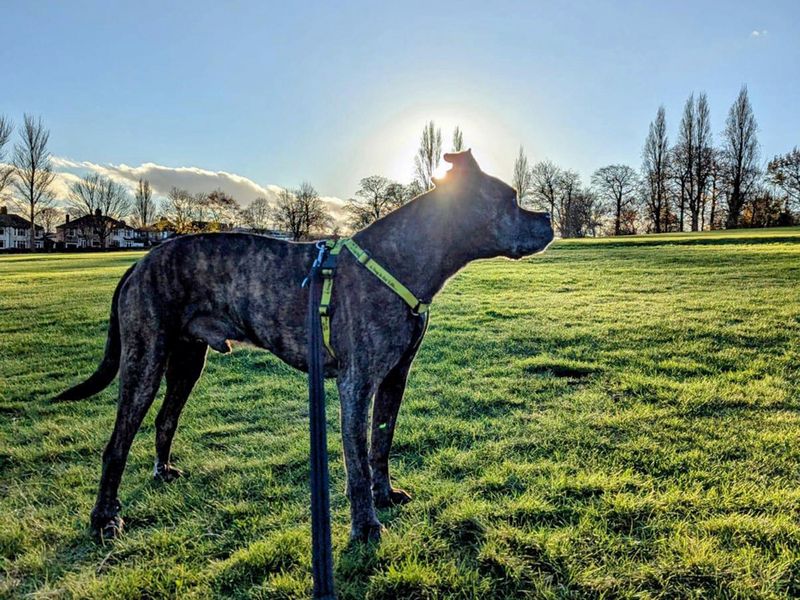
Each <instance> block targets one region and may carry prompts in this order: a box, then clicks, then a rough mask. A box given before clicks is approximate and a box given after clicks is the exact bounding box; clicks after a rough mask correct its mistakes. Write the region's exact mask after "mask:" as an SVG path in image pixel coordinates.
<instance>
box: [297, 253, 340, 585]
mask: <svg viewBox="0 0 800 600" xmlns="http://www.w3.org/2000/svg"><path fill="white" fill-rule="evenodd" d="M323 252H324V248H322V247H321V248H320V255H319V257H318V258H317V260H316V261H315V262H314V265H313V266H312V267H311V272H310V273H309V275H308V278H307V279H306V282H304V283H308V324H307V325H308V404H309V418H310V432H311V565H312V574H313V580H314V598H317V599H320V600H335V599H336V593H335V591H334V586H333V547H332V545H331V510H330V492H329V482H328V439H327V432H326V427H325V371H324V363H325V355H324V351H323V349H322V340H321V336H320V334H321V323H320V318H321V315H320V311H319V309H318V307H317V305H316V291H317V283H318V275H319V271H320V267H321V265H320V262H321V258H322V256H323Z"/></svg>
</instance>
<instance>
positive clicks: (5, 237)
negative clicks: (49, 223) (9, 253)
mask: <svg viewBox="0 0 800 600" xmlns="http://www.w3.org/2000/svg"><path fill="white" fill-rule="evenodd" d="M30 239H31V222H30V221H28V220H26V219H24V218H22V217H20V216H19V215H13V214H9V213H8V208H7V207H5V206H0V250H9V249H20V250H22V249H25V248H30ZM36 247H37V248H43V247H44V229H43V228H42V227H40V226H39V225H37V226H36Z"/></svg>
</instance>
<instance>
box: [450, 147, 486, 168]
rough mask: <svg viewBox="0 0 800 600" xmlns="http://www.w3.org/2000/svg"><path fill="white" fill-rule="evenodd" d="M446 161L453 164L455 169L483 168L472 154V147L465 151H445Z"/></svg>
mask: <svg viewBox="0 0 800 600" xmlns="http://www.w3.org/2000/svg"><path fill="white" fill-rule="evenodd" d="M443 158H444V160H445V162H449V163H450V164H451V165H453V170H454V171H480V170H481V168H480V167H479V166H478V163H477V162H476V161H475V158H474V157H473V156H472V148H470V149H469V150H465V151H464V152H445V154H444V156H443Z"/></svg>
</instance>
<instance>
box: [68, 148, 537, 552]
mask: <svg viewBox="0 0 800 600" xmlns="http://www.w3.org/2000/svg"><path fill="white" fill-rule="evenodd" d="M444 159H445V160H446V161H448V162H450V163H452V165H453V168H452V169H451V170H450V171H448V172H447V174H446V175H445V176H444V177H443V178H441V179H438V180H435V184H436V187H435V188H434V189H433V190H431V191H429V192H427V193H425V194H422V195H421V196H419V197H418V198H416V199H414V200H412V201H411V202H409V203H408V204H406V205H405V206H403V207H401V208H399V209H397V210H396V211H394V212H392V213H390V214H389V215H387V216H385V217H383V218H382V219H380V220H378V221H376V222H375V223H373V224H372V225H370V226H369V227H367V228H365V229H363V230H361V231H359V232H358V233H356V234H355V235H354V236H353V239H354V240H355V241H356V243H358V244H359V245H360V246H361V247H362V248H364V249H365V250H366V251H367V252H369V253H370V254H371V256H372V257H373V258H374V259H375V260H376V261H378V262H379V263H380V264H381V265H383V266H384V267H385V268H386V269H387V270H388V271H389V272H390V273H392V275H394V277H396V278H397V279H398V280H399V281H401V282H402V283H404V284H405V285H406V286H407V287H408V288H409V289H410V290H411V291H412V292H413V293H414V294H415V295H416V296H417V297H418V298H421V299H422V300H424V301H428V300H430V299H432V298H433V296H434V295H435V294H436V293H437V292H438V291H439V290H440V289H442V287H443V286H444V284H445V282H446V281H447V279H448V278H449V277H451V276H453V275H454V274H455V273H456V272H457V271H458V270H459V269H461V268H462V267H464V266H465V265H466V264H467V263H469V262H471V261H473V260H476V259H482V258H492V257H497V256H505V257H508V258H513V259H518V258H522V257H524V256H528V255H530V254H533V253H535V252H540V251H542V250H544V249H545V248H546V247H547V245H548V244H549V243H550V242H551V240H552V239H553V230H552V228H551V225H550V218H549V215H547V214H546V213H535V212H530V211H527V210H524V209H522V208H520V206H519V204H518V202H517V197H516V192H515V191H514V189H513V188H511V187H509V186H508V185H506V184H505V183H503V182H502V181H500V180H499V179H496V178H494V177H491V176H489V175H487V174H485V173H483V172H482V171H481V170H480V168H479V167H478V164H477V163H476V162H475V159H474V158H473V157H472V153H471V152H470V151H466V152H461V153H457V154H445V155H444ZM316 254H317V250H316V249H315V247H314V244H312V243H291V242H285V241H280V240H276V239H271V238H268V237H264V236H257V235H245V234H226V233H218V234H208V235H192V236H187V237H182V238H179V239H176V240H174V241H170V242H168V243H165V244H163V245H162V246H159V247H158V248H156V249H154V250H153V251H151V252H150V253H149V254H148V255H147V256H145V257H144V258H143V259H142V260H141V261H139V262H138V263H137V264H135V265H134V266H133V267H131V268H130V269H129V270H128V272H127V273H125V275H124V276H123V278H122V280H121V281H120V283H119V285H118V287H117V289H116V291H115V293H114V298H113V300H112V306H111V319H110V323H109V329H108V338H107V341H106V348H105V356H104V358H103V361H102V363H101V364H100V366H99V367H98V369H97V371H96V372H95V373H94V374H93V375H92V376H91V377H90V378H89V379H88V380H87V381H85V382H83V383H81V384H79V385H77V386H75V387H73V388H71V389H70V390H67V391H66V392H64V393H62V394H61V395H60V397H59V398H61V399H80V398H86V397H88V396H90V395H92V394H96V393H97V392H99V391H100V390H102V389H103V388H105V387H106V386H108V385H109V384H110V383H111V381H112V380H113V379H114V377H115V375H116V374H117V372H118V371H119V378H120V383H119V403H118V405H117V418H116V423H115V425H114V431H113V433H112V435H111V440H110V441H109V443H108V446H107V447H106V449H105V452H104V453H103V470H102V476H101V479H100V490H99V493H98V495H97V503H96V505H95V507H94V510H92V516H91V525H92V529H93V531H94V532H95V533H96V534H99V535H101V536H114V535H117V534H119V533H120V532H121V530H122V524H123V523H122V519H121V518H120V516H119V511H120V503H119V501H118V499H117V491H118V489H119V485H120V480H121V479H122V472H123V469H124V468H125V462H126V460H127V458H128V451H129V450H130V447H131V443H132V442H133V438H134V436H135V435H136V432H137V430H138V429H139V426H140V425H141V423H142V419H143V418H144V416H145V413H146V412H147V410H148V409H149V408H150V405H151V404H152V403H153V398H154V396H155V395H156V392H157V390H158V387H159V384H160V382H161V378H162V376H165V377H166V381H167V389H166V395H165V398H164V403H163V405H162V406H161V410H160V411H159V413H158V417H157V418H156V456H157V459H156V467H155V476H156V477H157V478H160V479H163V480H171V479H174V478H175V477H178V476H179V475H180V474H181V473H180V471H179V470H178V469H176V468H175V467H173V466H172V464H170V448H171V446H172V438H173V436H174V434H175V429H176V427H177V424H178V417H179V416H180V413H181V410H182V409H183V406H184V404H185V403H186V400H187V398H188V397H189V393H190V392H191V390H192V388H193V387H194V385H195V383H196V382H197V380H198V378H199V377H200V374H201V372H202V370H203V367H204V365H205V361H206V352H207V350H208V347H209V346H211V348H213V349H214V350H217V351H218V352H223V353H225V352H229V351H230V345H229V340H237V341H246V342H249V343H252V344H255V345H256V346H259V347H261V348H265V349H267V350H269V351H271V352H273V353H274V354H275V355H276V356H278V357H279V358H280V359H282V360H283V361H285V362H286V363H288V364H289V365H291V366H293V367H295V368H297V369H300V370H306V340H307V337H308V335H307V329H306V314H305V313H306V306H307V300H308V297H307V294H308V288H301V287H300V282H301V281H302V280H303V278H304V277H305V275H306V274H307V273H308V271H309V268H310V266H311V263H312V262H313V261H314V258H315V256H316ZM331 309H332V321H331V327H332V337H331V341H332V345H333V348H334V350H335V353H336V360H333V359H331V358H330V357H328V359H327V361H326V365H325V371H326V373H325V374H326V376H327V377H336V380H337V385H338V389H339V399H340V403H341V431H342V442H343V445H344V457H345V466H346V469H347V486H346V488H347V496H348V498H349V500H350V516H351V537H352V538H354V539H359V540H366V539H374V538H378V537H379V536H380V532H381V524H380V522H379V521H378V518H377V516H376V514H375V507H376V506H378V507H383V506H387V505H390V504H399V503H404V502H407V501H408V500H410V499H411V497H410V496H409V495H408V494H407V493H406V492H404V491H403V490H400V489H396V488H393V487H392V486H391V484H390V479H389V461H388V458H389V449H390V447H391V444H392V437H393V435H394V428H395V424H396V419H397V413H398V410H399V408H400V402H401V400H402V398H403V392H404V390H405V387H406V379H407V377H408V372H409V369H410V368H411V363H412V361H413V360H414V356H415V354H416V351H417V348H418V347H419V342H420V338H421V336H422V335H424V326H423V325H424V322H423V319H422V318H421V317H419V316H417V315H415V314H413V313H412V311H411V310H410V309H409V307H408V305H407V304H406V303H405V302H404V301H403V300H402V299H401V298H400V297H399V296H397V294H395V293H394V292H393V291H392V290H391V289H389V288H388V287H387V286H386V285H384V284H383V283H382V282H381V281H380V280H379V279H378V278H377V277H376V276H375V275H373V274H372V273H370V272H369V271H368V270H367V269H366V268H364V267H363V266H362V265H361V264H359V263H358V261H357V260H356V259H355V258H354V257H353V256H352V255H351V254H350V253H349V252H347V251H343V252H342V254H341V255H340V257H339V264H338V268H337V270H336V276H335V284H334V290H333V297H332V304H331ZM373 398H374V404H373V411H372V435H371V444H370V445H369V446H368V445H367V434H368V419H369V410H370V402H371V401H372V400H373Z"/></svg>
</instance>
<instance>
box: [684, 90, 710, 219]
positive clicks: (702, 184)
mask: <svg viewBox="0 0 800 600" xmlns="http://www.w3.org/2000/svg"><path fill="white" fill-rule="evenodd" d="M693 129H694V131H693V133H694V151H693V152H692V154H693V160H694V164H693V170H692V171H691V173H690V174H689V176H690V178H691V186H690V187H691V194H690V196H689V198H688V200H689V215H690V218H691V229H692V231H697V230H698V229H699V228H700V217H701V215H702V214H704V213H705V202H706V192H707V191H708V184H709V181H710V178H711V160H712V152H713V146H712V144H711V114H710V111H709V108H708V98H707V97H706V95H705V93H702V94H700V96H699V97H698V99H697V106H696V107H695V111H694V128H693Z"/></svg>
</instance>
